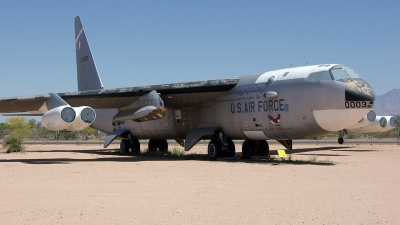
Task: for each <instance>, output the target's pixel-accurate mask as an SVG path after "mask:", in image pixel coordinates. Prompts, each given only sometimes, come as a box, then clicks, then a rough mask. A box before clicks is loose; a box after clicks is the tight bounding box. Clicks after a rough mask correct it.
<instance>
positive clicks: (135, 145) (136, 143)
mask: <svg viewBox="0 0 400 225" xmlns="http://www.w3.org/2000/svg"><path fill="white" fill-rule="evenodd" d="M130 148H131V151H132V153H134V154H137V153H139V152H140V143H139V140H138V139H137V138H134V139H133V140H132V141H131V146H130Z"/></svg>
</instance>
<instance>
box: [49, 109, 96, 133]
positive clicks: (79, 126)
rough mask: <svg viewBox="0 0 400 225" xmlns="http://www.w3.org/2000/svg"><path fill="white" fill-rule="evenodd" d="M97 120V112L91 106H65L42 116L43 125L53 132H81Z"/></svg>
mask: <svg viewBox="0 0 400 225" xmlns="http://www.w3.org/2000/svg"><path fill="white" fill-rule="evenodd" d="M95 119H96V112H95V111H94V110H93V109H92V108H91V107H89V106H81V107H71V106H69V105H63V106H59V107H56V108H54V109H51V110H49V111H47V112H46V113H45V114H44V115H43V116H42V124H43V126H44V127H46V128H47V129H49V130H52V131H59V130H65V129H66V130H69V131H79V130H83V129H85V128H86V127H88V126H90V125H91V124H92V123H93V121H94V120H95Z"/></svg>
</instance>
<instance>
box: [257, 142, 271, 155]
mask: <svg viewBox="0 0 400 225" xmlns="http://www.w3.org/2000/svg"><path fill="white" fill-rule="evenodd" d="M257 152H258V154H259V155H260V156H268V155H269V145H268V142H267V141H258V145H257Z"/></svg>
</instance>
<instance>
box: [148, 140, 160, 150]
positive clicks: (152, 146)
mask: <svg viewBox="0 0 400 225" xmlns="http://www.w3.org/2000/svg"><path fill="white" fill-rule="evenodd" d="M148 147H149V152H157V148H158V141H157V140H156V139H150V140H149V144H148Z"/></svg>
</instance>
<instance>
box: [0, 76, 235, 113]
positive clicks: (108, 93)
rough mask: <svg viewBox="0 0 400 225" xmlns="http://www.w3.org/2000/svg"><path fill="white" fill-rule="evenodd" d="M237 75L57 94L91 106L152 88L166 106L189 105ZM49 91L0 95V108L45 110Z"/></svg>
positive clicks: (130, 98)
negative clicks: (215, 78) (35, 93)
mask: <svg viewBox="0 0 400 225" xmlns="http://www.w3.org/2000/svg"><path fill="white" fill-rule="evenodd" d="M238 82H239V79H237V78H233V79H217V80H204V81H194V82H183V83H173V84H161V85H151V86H140V87H127V88H117V89H101V90H92V91H79V92H66V93H58V95H59V96H60V97H61V98H62V99H63V100H64V101H65V102H67V103H68V104H69V105H71V106H73V107H79V106H90V107H92V108H94V109H103V108H123V107H126V106H128V105H130V104H132V103H133V102H135V101H136V100H138V99H139V98H140V97H141V96H143V95H145V94H148V93H150V92H151V91H153V90H155V91H156V92H157V93H159V95H160V97H161V98H162V100H163V101H164V104H165V107H188V106H194V105H199V104H203V103H206V102H208V101H211V100H213V99H215V98H217V97H218V96H220V95H223V94H224V93H226V92H227V91H229V90H231V89H232V88H233V87H235V86H236V84H237V83H238ZM49 98H50V95H37V96H29V97H13V98H2V99H0V112H2V113H16V112H30V113H32V114H40V113H44V112H46V111H47V107H46V101H47V100H48V99H49Z"/></svg>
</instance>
